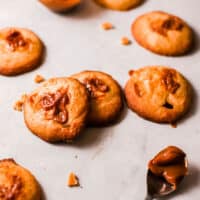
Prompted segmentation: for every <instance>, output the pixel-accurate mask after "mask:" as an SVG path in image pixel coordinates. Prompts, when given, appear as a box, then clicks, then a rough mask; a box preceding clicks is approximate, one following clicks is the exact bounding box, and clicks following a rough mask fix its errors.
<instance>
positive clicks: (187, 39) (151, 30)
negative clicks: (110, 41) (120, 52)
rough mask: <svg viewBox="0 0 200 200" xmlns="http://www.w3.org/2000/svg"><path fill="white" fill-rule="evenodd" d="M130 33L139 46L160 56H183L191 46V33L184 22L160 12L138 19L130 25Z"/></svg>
mask: <svg viewBox="0 0 200 200" xmlns="http://www.w3.org/2000/svg"><path fill="white" fill-rule="evenodd" d="M131 32H132V35H133V37H134V38H135V40H136V41H137V42H138V43H139V44H140V45H141V46H143V47H144V48H146V49H148V50H150V51H152V52H154V53H157V54H161V55H166V56H179V55H183V54H186V53H187V52H188V51H190V50H191V48H192V46H193V45H192V44H193V31H192V29H191V28H190V27H189V26H188V25H187V24H186V22H184V21H183V20H182V19H180V18H179V17H177V16H174V15H171V14H168V13H165V12H161V11H153V12H150V13H146V14H144V15H142V16H140V17H138V18H137V19H136V20H135V21H134V22H133V24H132V27H131Z"/></svg>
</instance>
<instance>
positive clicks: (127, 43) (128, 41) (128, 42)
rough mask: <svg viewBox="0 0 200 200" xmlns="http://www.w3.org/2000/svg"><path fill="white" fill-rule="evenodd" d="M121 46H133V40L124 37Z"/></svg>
mask: <svg viewBox="0 0 200 200" xmlns="http://www.w3.org/2000/svg"><path fill="white" fill-rule="evenodd" d="M121 44H122V45H130V44H131V40H130V39H129V38H127V37H122V38H121Z"/></svg>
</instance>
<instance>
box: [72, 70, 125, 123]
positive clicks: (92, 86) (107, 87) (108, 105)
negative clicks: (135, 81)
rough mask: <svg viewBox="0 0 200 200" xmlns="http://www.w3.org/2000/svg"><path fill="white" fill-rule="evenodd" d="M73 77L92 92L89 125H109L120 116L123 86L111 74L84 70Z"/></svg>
mask: <svg viewBox="0 0 200 200" xmlns="http://www.w3.org/2000/svg"><path fill="white" fill-rule="evenodd" d="M72 77H73V78H76V79H78V80H79V81H80V82H81V83H83V84H84V85H85V86H86V88H87V90H88V92H89V94H90V105H91V109H90V113H89V116H88V123H89V125H93V126H98V125H107V124H109V123H111V122H113V121H115V120H116V119H117V118H118V117H119V114H120V113H121V110H122V106H123V100H122V94H121V88H120V86H119V84H118V83H117V82H116V81H115V80H114V79H113V78H112V77H111V76H110V75H108V74H106V73H103V72H99V71H83V72H81V73H78V74H75V75H73V76H72Z"/></svg>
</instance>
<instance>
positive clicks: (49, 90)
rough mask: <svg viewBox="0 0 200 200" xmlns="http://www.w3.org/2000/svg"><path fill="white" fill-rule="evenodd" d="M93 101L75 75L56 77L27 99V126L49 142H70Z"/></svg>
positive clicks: (80, 126) (25, 107)
mask: <svg viewBox="0 0 200 200" xmlns="http://www.w3.org/2000/svg"><path fill="white" fill-rule="evenodd" d="M88 108H89V102H88V93H87V90H86V88H85V87H84V86H83V85H82V84H81V83H80V82H79V81H77V80H75V79H72V78H52V79H49V80H48V81H45V82H44V83H42V85H41V86H40V87H38V88H37V89H36V90H35V91H33V92H32V93H31V94H29V95H28V96H27V97H26V99H25V102H24V119H25V123H26V125H27V127H28V128H29V129H30V130H31V131H32V132H33V133H34V134H35V135H37V136H39V137H40V138H42V139H43V140H46V141H48V142H60V141H63V142H67V141H71V140H73V139H74V138H75V137H77V136H78V135H79V134H80V132H81V130H82V129H83V127H84V125H85V121H86V117H87V114H88Z"/></svg>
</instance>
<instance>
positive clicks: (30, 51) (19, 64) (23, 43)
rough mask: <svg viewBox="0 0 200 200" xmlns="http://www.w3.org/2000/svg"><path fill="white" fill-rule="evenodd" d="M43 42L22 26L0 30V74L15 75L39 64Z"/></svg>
mask: <svg viewBox="0 0 200 200" xmlns="http://www.w3.org/2000/svg"><path fill="white" fill-rule="evenodd" d="M42 56H43V44H42V42H41V40H40V39H39V37H38V36H37V35H36V34H35V33H33V32H32V31H30V30H28V29H24V28H15V27H13V28H4V29H1V30H0V74H2V75H7V76H11V75H17V74H21V73H25V72H28V71H30V70H32V69H34V68H36V67H38V65H39V64H40V62H41V60H42Z"/></svg>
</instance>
